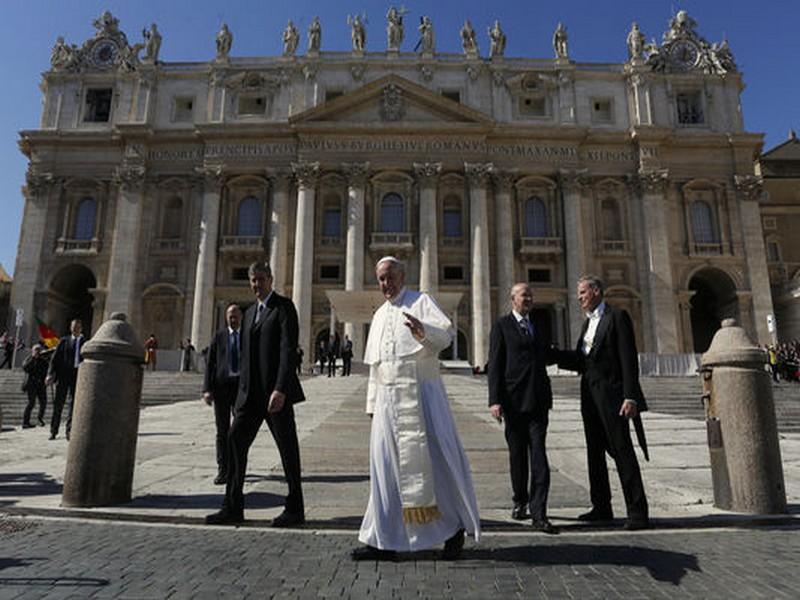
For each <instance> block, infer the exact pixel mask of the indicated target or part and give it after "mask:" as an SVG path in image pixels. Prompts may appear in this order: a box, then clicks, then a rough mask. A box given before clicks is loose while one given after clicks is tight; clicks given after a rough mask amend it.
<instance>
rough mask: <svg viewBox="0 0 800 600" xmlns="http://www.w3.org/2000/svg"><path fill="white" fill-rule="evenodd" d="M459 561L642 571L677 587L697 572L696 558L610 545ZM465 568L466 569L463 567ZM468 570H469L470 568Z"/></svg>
mask: <svg viewBox="0 0 800 600" xmlns="http://www.w3.org/2000/svg"><path fill="white" fill-rule="evenodd" d="M461 560H462V561H466V560H484V561H494V562H515V563H524V564H528V565H531V566H548V565H553V566H555V565H609V566H612V567H644V568H645V569H647V571H648V572H649V573H650V576H651V577H652V578H653V579H655V580H656V581H665V582H669V583H672V584H673V585H678V584H679V583H680V582H681V580H682V579H683V578H684V577H685V576H686V574H687V573H688V572H689V571H696V572H700V571H701V569H700V565H699V564H698V561H697V556H695V555H694V554H686V553H683V552H672V551H670V550H656V549H653V548H648V547H646V546H636V545H633V544H631V545H626V546H614V545H609V544H557V545H535V546H513V547H508V548H495V549H481V548H475V549H468V550H464V552H463V554H462V555H461ZM464 566H466V565H464ZM470 568H471V567H470Z"/></svg>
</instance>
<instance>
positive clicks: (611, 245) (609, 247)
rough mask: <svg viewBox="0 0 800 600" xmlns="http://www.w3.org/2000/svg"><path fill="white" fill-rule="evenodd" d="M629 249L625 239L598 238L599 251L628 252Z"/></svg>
mask: <svg viewBox="0 0 800 600" xmlns="http://www.w3.org/2000/svg"><path fill="white" fill-rule="evenodd" d="M630 251H631V245H630V242H628V241H627V240H600V252H602V253H603V254H628V253H629V252H630Z"/></svg>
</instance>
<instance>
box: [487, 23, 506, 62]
mask: <svg viewBox="0 0 800 600" xmlns="http://www.w3.org/2000/svg"><path fill="white" fill-rule="evenodd" d="M489 40H490V46H489V57H490V58H494V57H501V56H503V55H504V54H505V52H506V34H505V33H503V30H502V29H501V28H500V21H495V22H494V25H492V27H491V29H489Z"/></svg>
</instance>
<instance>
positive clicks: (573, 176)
mask: <svg viewBox="0 0 800 600" xmlns="http://www.w3.org/2000/svg"><path fill="white" fill-rule="evenodd" d="M558 182H559V184H560V185H561V189H562V190H564V191H565V192H574V193H581V192H583V191H584V190H585V189H586V188H588V187H589V186H590V185H591V182H592V179H591V177H590V176H589V169H559V170H558Z"/></svg>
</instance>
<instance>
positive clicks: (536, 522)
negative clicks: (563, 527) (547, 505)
mask: <svg viewBox="0 0 800 600" xmlns="http://www.w3.org/2000/svg"><path fill="white" fill-rule="evenodd" d="M531 526H532V527H533V530H534V531H541V532H542V533H548V534H550V535H556V534H558V527H556V526H555V525H553V524H552V523H551V522H550V521H548V520H547V519H533V522H532V523H531Z"/></svg>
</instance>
